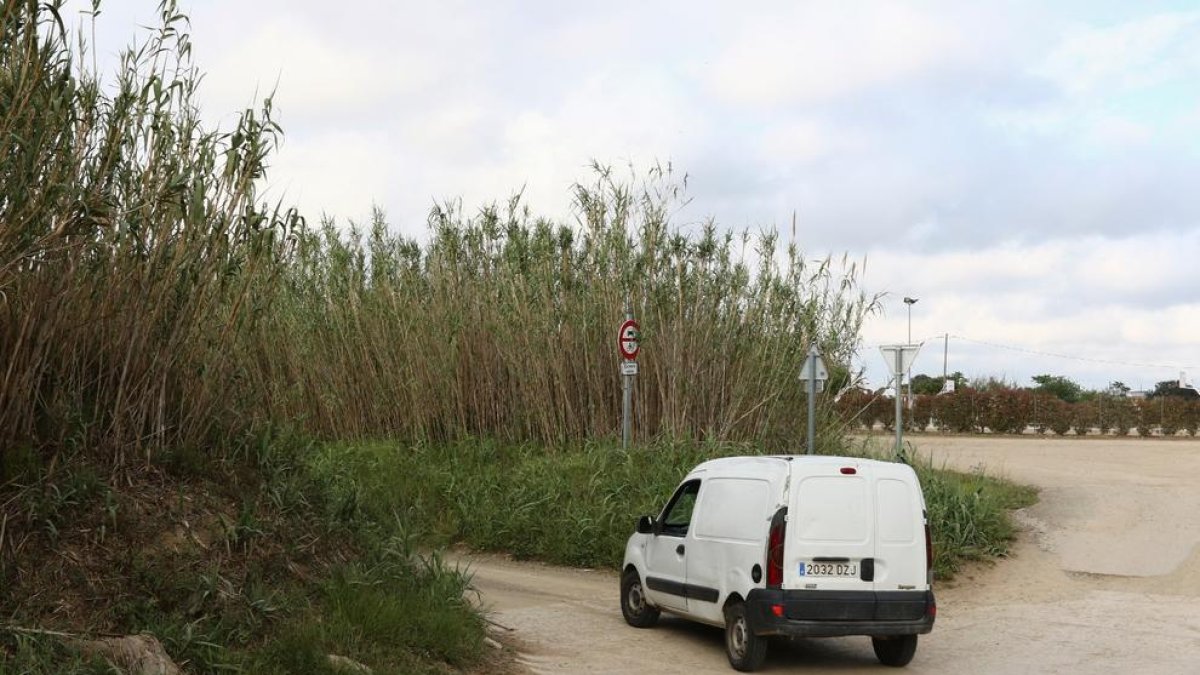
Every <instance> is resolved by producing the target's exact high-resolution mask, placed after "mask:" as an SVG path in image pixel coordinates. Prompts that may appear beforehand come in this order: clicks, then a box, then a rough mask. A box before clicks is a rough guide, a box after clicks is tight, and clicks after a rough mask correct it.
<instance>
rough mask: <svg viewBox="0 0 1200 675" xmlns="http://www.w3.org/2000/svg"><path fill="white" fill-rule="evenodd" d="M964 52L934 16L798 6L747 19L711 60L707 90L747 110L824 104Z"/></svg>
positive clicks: (888, 6) (894, 7)
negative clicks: (783, 104) (792, 103)
mask: <svg viewBox="0 0 1200 675" xmlns="http://www.w3.org/2000/svg"><path fill="white" fill-rule="evenodd" d="M963 47H964V42H963V41H962V39H961V37H960V34H959V33H958V32H957V31H956V30H955V29H954V28H953V26H951V25H947V24H945V23H943V22H942V21H941V20H939V18H938V15H937V14H936V13H935V12H927V13H922V12H920V11H917V10H916V9H914V8H913V7H910V6H906V5H903V4H898V3H873V4H866V3H861V2H856V3H842V4H836V5H835V4H810V3H804V4H802V5H794V6H792V7H791V8H790V9H789V10H787V11H781V12H778V13H750V12H747V16H746V18H745V19H744V20H743V21H741V22H740V25H739V26H737V27H736V28H735V29H734V32H733V37H732V38H731V39H730V40H729V42H728V44H727V46H725V48H724V49H723V50H722V52H721V53H720V54H719V56H718V58H717V61H716V64H715V67H714V69H713V72H712V76H711V86H712V87H713V89H714V91H715V92H716V93H717V94H718V95H719V96H722V97H725V98H728V99H730V100H732V101H736V102H741V103H748V104H766V105H770V104H775V103H780V102H788V101H822V100H829V99H834V98H838V97H842V96H846V95H849V94H852V93H856V92H860V91H862V90H864V89H866V88H869V87H875V86H879V85H881V84H885V83H892V82H896V81H900V80H903V79H905V78H907V77H911V76H913V75H916V74H919V73H921V72H923V71H925V70H926V69H928V68H930V67H931V66H938V65H942V64H948V63H953V62H954V61H956V60H958V59H960V58H962V54H961V52H962V50H963Z"/></svg>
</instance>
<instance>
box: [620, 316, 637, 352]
mask: <svg viewBox="0 0 1200 675" xmlns="http://www.w3.org/2000/svg"><path fill="white" fill-rule="evenodd" d="M640 330H641V329H640V327H639V326H638V322H636V321H634V320H633V319H625V322H624V323H622V324H621V329H620V330H619V331H617V348H618V349H619V350H621V356H622V357H624V358H625V360H627V361H632V360H634V359H636V358H637V356H638V352H639V351H641V346H640V345H638V335H639V332H640Z"/></svg>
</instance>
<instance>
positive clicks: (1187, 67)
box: [1036, 12, 1200, 95]
mask: <svg viewBox="0 0 1200 675" xmlns="http://www.w3.org/2000/svg"><path fill="white" fill-rule="evenodd" d="M1198 39H1200V12H1175V13H1163V14H1156V15H1152V16H1148V17H1142V18H1137V19H1133V20H1130V21H1126V22H1124V23H1120V24H1117V25H1115V26H1108V27H1094V26H1084V27H1081V28H1077V29H1076V30H1075V31H1074V32H1073V33H1072V34H1071V35H1069V36H1067V37H1066V38H1065V39H1064V40H1063V41H1062V43H1061V44H1059V45H1058V47H1057V48H1056V49H1055V50H1054V51H1053V53H1051V54H1050V56H1049V57H1048V58H1047V59H1046V62H1045V63H1044V64H1043V65H1042V66H1041V67H1040V68H1038V69H1037V71H1036V72H1038V73H1039V74H1041V75H1044V76H1045V77H1048V78H1049V79H1051V80H1053V81H1055V82H1057V83H1058V84H1059V85H1060V86H1062V87H1063V88H1064V89H1065V90H1066V91H1068V92H1070V93H1072V94H1075V95H1079V94H1085V93H1093V92H1097V91H1100V92H1104V93H1111V92H1113V91H1114V90H1118V91H1119V90H1126V89H1136V88H1141V87H1147V86H1152V85H1155V84H1160V83H1162V82H1164V81H1166V80H1168V79H1171V78H1174V77H1177V76H1179V75H1180V74H1181V73H1184V72H1191V73H1193V74H1194V73H1195V71H1196V69H1197V67H1200V41H1198Z"/></svg>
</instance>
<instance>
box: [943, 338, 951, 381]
mask: <svg viewBox="0 0 1200 675" xmlns="http://www.w3.org/2000/svg"><path fill="white" fill-rule="evenodd" d="M949 358H950V334H949V333H946V343H945V345H944V346H943V347H942V386H945V385H946V361H947V360H948V359H949Z"/></svg>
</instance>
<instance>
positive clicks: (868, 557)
mask: <svg viewBox="0 0 1200 675" xmlns="http://www.w3.org/2000/svg"><path fill="white" fill-rule="evenodd" d="M621 567H622V575H621V613H622V614H624V616H625V620H626V621H627V622H628V623H629V624H630V625H632V626H636V627H639V628H645V627H648V626H651V625H653V624H654V622H655V621H656V620H657V619H658V616H659V612H660V611H665V612H670V613H672V614H677V615H679V616H681V617H685V618H688V619H692V620H695V621H700V622H703V623H707V624H711V625H714V626H723V627H724V628H725V648H726V651H727V652H728V654H729V663H730V664H731V665H732V666H733V667H734V668H736V669H738V670H744V671H750V670H754V669H756V668H757V667H758V666H760V665H761V664H762V662H763V659H764V658H765V657H766V649H767V641H766V638H767V637H768V636H772V635H787V636H804V637H831V636H840V635H866V636H870V637H871V641H872V644H873V646H874V648H875V655H876V656H877V657H878V658H879V660H880V662H882V663H884V664H887V665H890V666H904V665H907V664H908V662H909V661H911V660H912V658H913V654H914V653H915V652H916V649H917V635H918V634H922V633H928V632H929V631H930V630H932V629H933V622H934V617H935V616H936V614H937V605H936V604H935V602H934V597H933V572H932V567H933V548H932V544H931V542H930V538H929V525H928V523H927V521H926V513H925V497H924V495H922V493H921V486H920V483H919V482H918V481H917V475H916V473H914V472H913V470H912V468H911V467H909V466H907V465H905V464H896V463H890V462H881V461H876V460H868V459H857V458H848V457H825V456H813V455H807V456H804V455H801V456H782V457H728V458H723V459H714V460H711V461H708V462H704V463H703V464H701V465H699V466H697V467H696V468H695V469H693V470H692V471H691V473H689V474H688V475H687V476H686V477H685V478H684V479H683V482H682V483H680V485H679V488H678V489H676V490H675V494H674V495H673V496H672V497H671V499H670V500H669V501H668V502H667V505H666V506H665V507H663V510H662V513H660V514H659V515H658V516H657V517H655V516H642V517H641V518H640V519H638V523H637V532H636V533H635V534H634V535H633V536H631V537H630V538H629V543H628V544H626V546H625V562H624V563H623V564H622V566H621Z"/></svg>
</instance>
